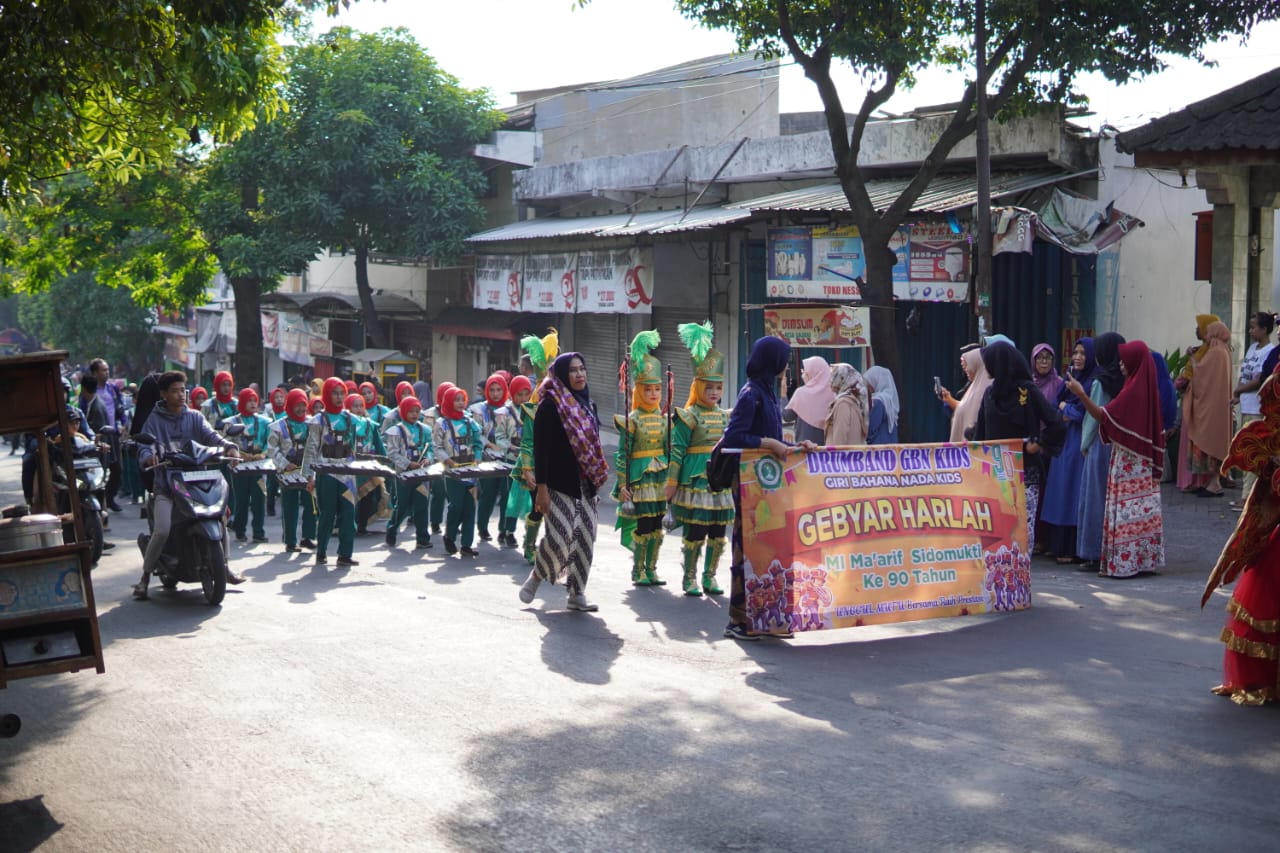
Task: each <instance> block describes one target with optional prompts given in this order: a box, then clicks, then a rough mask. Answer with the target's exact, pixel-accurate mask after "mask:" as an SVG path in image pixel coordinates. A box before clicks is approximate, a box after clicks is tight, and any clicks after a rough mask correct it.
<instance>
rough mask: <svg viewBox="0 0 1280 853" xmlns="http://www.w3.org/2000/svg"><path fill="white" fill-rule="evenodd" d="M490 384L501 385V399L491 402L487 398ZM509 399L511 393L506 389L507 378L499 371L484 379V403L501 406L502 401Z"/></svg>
mask: <svg viewBox="0 0 1280 853" xmlns="http://www.w3.org/2000/svg"><path fill="white" fill-rule="evenodd" d="M491 385H501V386H502V399H501V400H499V401H498V402H496V403H493V402H492V401H490V400H489V386H491ZM510 399H511V394H510V393H509V392H508V390H507V380H506V378H505V377H503V375H502V372H501V371H499V372H497V373H495V374H493V375H492V376H490V377H489V378H488V379H486V380H485V381H484V401H485V402H486V403H490V404H491V405H494V406H501V405H502V404H503V403H505V402H507V400H510Z"/></svg>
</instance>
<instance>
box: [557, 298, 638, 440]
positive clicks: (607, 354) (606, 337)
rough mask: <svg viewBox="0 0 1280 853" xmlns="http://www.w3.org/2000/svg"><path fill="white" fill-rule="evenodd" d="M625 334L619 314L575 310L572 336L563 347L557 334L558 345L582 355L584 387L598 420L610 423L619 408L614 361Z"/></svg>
mask: <svg viewBox="0 0 1280 853" xmlns="http://www.w3.org/2000/svg"><path fill="white" fill-rule="evenodd" d="M566 319H567V317H566ZM566 325H567V324H566ZM561 328H562V329H563V328H565V327H561ZM625 337H626V323H625V317H624V315H622V314H575V315H573V337H572V339H571V340H570V341H569V342H568V344H569V345H568V346H567V347H566V346H565V343H566V342H565V340H564V338H563V336H562V337H561V344H560V345H561V348H562V349H564V350H565V351H567V352H573V351H576V352H580V353H582V355H583V357H584V358H585V359H586V362H587V387H588V388H589V389H590V390H591V399H592V400H594V401H595V403H596V408H597V409H599V410H600V420H601V421H602V422H604V423H605V424H610V423H612V418H613V415H614V414H615V413H618V412H621V411H622V409H621V408H620V407H621V405H622V404H621V402H620V398H621V396H622V395H621V394H619V393H618V365H619V364H621V363H622V355H623V350H624V348H625V347H626V344H627V342H626V341H624V338H625Z"/></svg>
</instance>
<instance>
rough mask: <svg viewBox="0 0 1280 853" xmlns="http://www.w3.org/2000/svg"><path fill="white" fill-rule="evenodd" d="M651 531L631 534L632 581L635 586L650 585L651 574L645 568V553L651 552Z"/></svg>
mask: <svg viewBox="0 0 1280 853" xmlns="http://www.w3.org/2000/svg"><path fill="white" fill-rule="evenodd" d="M652 535H653V534H651V533H633V534H631V583H632V585H634V586H649V576H648V574H647V573H646V572H645V570H644V566H645V555H646V554H648V553H649V537H650V536H652Z"/></svg>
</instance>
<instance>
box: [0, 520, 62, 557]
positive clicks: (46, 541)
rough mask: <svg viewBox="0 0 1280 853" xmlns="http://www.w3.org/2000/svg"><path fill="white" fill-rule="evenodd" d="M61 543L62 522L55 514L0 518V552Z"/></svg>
mask: <svg viewBox="0 0 1280 853" xmlns="http://www.w3.org/2000/svg"><path fill="white" fill-rule="evenodd" d="M61 544H62V522H61V521H60V520H59V518H58V516H56V515H26V516H23V517H22V518H3V519H0V554H12V553H14V552H15V551H33V550H38V549H40V548H55V547H57V546H58V545H61Z"/></svg>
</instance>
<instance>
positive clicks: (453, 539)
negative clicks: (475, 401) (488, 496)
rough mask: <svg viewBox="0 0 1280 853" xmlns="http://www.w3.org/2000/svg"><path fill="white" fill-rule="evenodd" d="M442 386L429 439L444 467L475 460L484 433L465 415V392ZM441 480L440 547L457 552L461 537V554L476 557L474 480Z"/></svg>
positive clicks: (482, 444) (482, 443)
mask: <svg viewBox="0 0 1280 853" xmlns="http://www.w3.org/2000/svg"><path fill="white" fill-rule="evenodd" d="M443 387H444V388H445V391H444V393H443V394H441V395H440V417H439V418H437V419H436V424H435V427H434V428H433V429H432V439H431V440H432V444H433V446H434V447H435V454H436V459H437V460H438V461H440V462H442V463H444V466H445V467H446V468H452V467H455V466H457V465H470V464H474V463H476V462H479V461H480V457H481V455H482V454H483V453H484V434H483V433H482V432H481V430H480V425H479V424H477V423H476V422H475V421H474V420H472V419H471V416H470V415H468V414H467V392H466V391H464V390H463V389H461V388H456V387H454V386H453V385H451V384H449V383H445V384H444V386H443ZM444 480H445V484H444V485H445V492H446V494H447V495H448V500H449V515H448V518H447V520H446V521H445V529H444V550H445V551H446V552H447V553H449V554H456V553H459V550H458V545H457V543H458V540H459V539H461V541H462V550H461V554H462V556H464V557H478V556H479V555H480V553H479V552H478V551H476V550H475V549H474V548H472V547H471V546H472V544H473V543H474V539H475V533H476V496H475V485H476V481H475V480H462V479H458V478H456V477H445V478H444ZM459 534H461V535H459Z"/></svg>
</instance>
